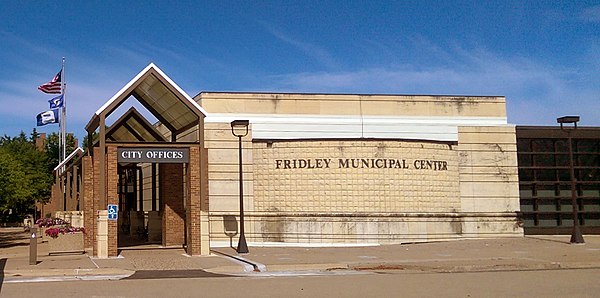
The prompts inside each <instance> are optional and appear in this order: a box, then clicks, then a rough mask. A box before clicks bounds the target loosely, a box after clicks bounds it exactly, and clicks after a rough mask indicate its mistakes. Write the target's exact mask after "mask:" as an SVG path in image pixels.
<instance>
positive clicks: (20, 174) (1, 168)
mask: <svg viewBox="0 0 600 298" xmlns="http://www.w3.org/2000/svg"><path fill="white" fill-rule="evenodd" d="M31 184H32V183H31V179H30V178H29V177H28V176H27V175H25V170H24V169H23V167H22V166H21V164H20V163H19V162H18V161H17V160H16V159H14V158H13V156H12V154H11V153H10V152H9V151H8V150H6V149H5V148H2V147H0V212H1V213H2V214H5V213H6V211H7V210H10V209H12V210H15V213H21V212H23V211H27V210H28V209H29V207H30V206H31V205H32V201H31V198H33V192H34V191H33V189H32V187H31Z"/></svg>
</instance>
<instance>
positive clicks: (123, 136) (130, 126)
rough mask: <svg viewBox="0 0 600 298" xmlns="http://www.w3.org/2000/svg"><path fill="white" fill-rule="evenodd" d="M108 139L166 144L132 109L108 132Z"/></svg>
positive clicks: (146, 121)
mask: <svg viewBox="0 0 600 298" xmlns="http://www.w3.org/2000/svg"><path fill="white" fill-rule="evenodd" d="M106 138H107V139H110V140H113V141H117V142H166V141H167V140H166V139H165V138H164V137H163V135H162V134H161V133H160V132H159V131H158V130H156V128H155V127H154V126H152V124H150V122H148V120H146V118H144V116H142V115H141V114H140V113H139V112H138V111H137V110H136V109H135V108H134V107H131V108H130V109H129V110H128V111H127V112H126V113H125V114H123V116H121V118H119V120H117V121H115V123H113V125H111V126H110V128H109V129H108V130H107V131H106Z"/></svg>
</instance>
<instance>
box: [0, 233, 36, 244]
mask: <svg viewBox="0 0 600 298" xmlns="http://www.w3.org/2000/svg"><path fill="white" fill-rule="evenodd" d="M28 239H29V233H27V232H24V231H22V229H21V230H17V231H14V230H13V231H6V230H4V231H2V232H1V233H0V248H8V247H14V246H27V245H29V242H27V240H28Z"/></svg>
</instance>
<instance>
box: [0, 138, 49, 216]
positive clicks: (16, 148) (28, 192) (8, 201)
mask: <svg viewBox="0 0 600 298" xmlns="http://www.w3.org/2000/svg"><path fill="white" fill-rule="evenodd" d="M36 135H37V133H36V132H35V131H34V132H33V133H32V137H36ZM0 150H1V154H0V172H1V173H0V175H2V177H1V178H0V192H1V194H0V209H1V210H0V211H3V214H4V212H5V211H6V210H8V209H12V210H13V211H16V213H17V214H25V213H28V212H30V211H31V209H32V208H33V206H34V204H35V202H36V201H37V202H46V201H47V200H48V199H49V198H50V190H51V185H52V173H51V172H50V171H49V170H48V168H49V165H48V157H47V156H46V153H45V152H41V151H39V150H37V149H36V147H35V139H33V138H32V139H31V140H30V139H28V138H27V136H26V135H25V133H23V132H21V134H20V135H19V136H17V137H9V136H4V137H2V138H0Z"/></svg>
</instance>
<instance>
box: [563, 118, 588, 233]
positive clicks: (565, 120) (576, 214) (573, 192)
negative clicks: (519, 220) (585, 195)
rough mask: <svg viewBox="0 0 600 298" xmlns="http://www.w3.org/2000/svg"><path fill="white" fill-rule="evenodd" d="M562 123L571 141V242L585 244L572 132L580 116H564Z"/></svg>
mask: <svg viewBox="0 0 600 298" xmlns="http://www.w3.org/2000/svg"><path fill="white" fill-rule="evenodd" d="M556 122H557V123H559V124H560V129H561V130H562V131H565V132H566V133H567V139H568V140H567V142H569V172H570V175H571V204H572V205H573V231H572V232H571V241H570V242H571V244H585V241H584V240H583V235H582V234H581V229H580V228H579V205H578V204H577V187H576V184H575V165H574V163H573V142H572V140H571V132H572V131H574V130H576V129H577V122H579V116H563V117H560V118H557V119H556ZM570 123H572V124H573V129H566V128H565V127H563V124H570Z"/></svg>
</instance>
